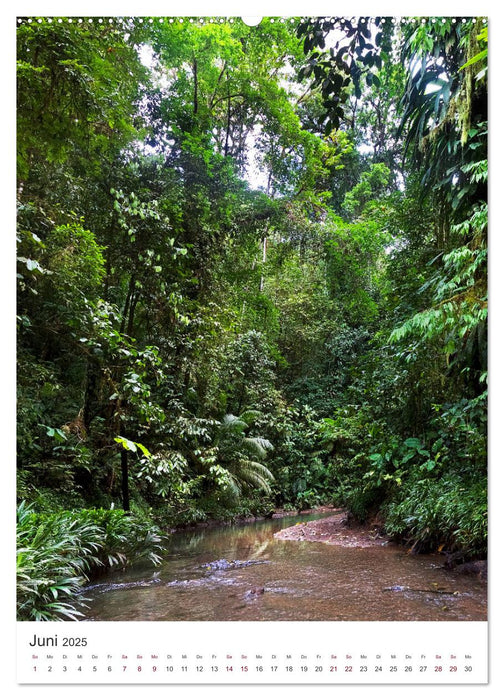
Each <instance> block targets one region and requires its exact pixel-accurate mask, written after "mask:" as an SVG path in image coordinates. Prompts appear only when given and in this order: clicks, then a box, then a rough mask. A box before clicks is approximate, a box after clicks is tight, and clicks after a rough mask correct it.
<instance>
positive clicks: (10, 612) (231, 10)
mask: <svg viewBox="0 0 504 700" xmlns="http://www.w3.org/2000/svg"><path fill="white" fill-rule="evenodd" d="M350 13H351V14H354V15H356V16H358V15H374V14H380V15H395V16H401V15H421V16H429V15H434V16H449V15H454V16H458V15H474V14H479V15H484V16H489V17H490V33H491V43H490V53H491V71H490V76H491V82H492V84H493V87H494V89H493V90H491V98H490V106H491V119H492V123H493V124H494V125H495V128H494V129H493V130H492V137H491V144H490V145H491V154H492V153H494V154H495V153H497V152H500V153H502V152H503V151H504V149H503V144H502V135H501V134H500V133H499V131H502V130H501V129H499V126H500V120H499V119H497V118H496V117H497V115H500V114H502V102H501V99H500V97H499V94H498V92H499V85H498V83H497V81H494V78H493V76H495V77H496V76H497V75H498V73H499V72H500V71H499V66H498V62H499V61H500V60H501V59H500V57H499V55H498V53H497V51H495V49H494V45H493V44H492V37H495V39H496V43H497V42H498V32H500V31H501V29H502V26H503V23H502V21H501V20H502V15H503V13H502V9H501V7H499V8H494V7H493V3H492V2H481V1H480V2H478V3H475V2H474V0H473V1H472V2H469V1H468V0H460V1H459V2H442V1H438V2H435V1H432V0H425V2H422V3H412V4H411V3H410V4H407V5H405V4H404V3H400V2H398V1H397V0H386V1H383V2H378V0H375V1H374V2H371V1H367V2H365V1H364V0H362V1H361V0H358V1H357V2H354V3H351V4H350V5H348V3H338V2H336V0H333V1H332V2H327V0H325V1H323V2H319V1H318V0H311V1H310V2H306V1H303V2H300V1H299V0H292V1H291V2H286V0H277V1H274V0H270V1H269V2H266V0H257V1H256V2H254V3H250V2H243V1H242V2H230V1H229V0H215V1H211V2H204V1H203V0H199V1H198V0H186V2H184V4H183V6H181V5H180V4H179V3H174V2H169V1H166V2H152V1H151V0H144V1H143V2H142V3H139V2H138V0H136V2H133V0H123V1H122V2H107V1H105V0H103V1H102V2H97V0H88V2H81V0H74V2H72V3H70V2H69V0H66V1H65V2H63V1H62V0H52V1H51V0H48V1H47V2H40V1H39V2H37V1H35V2H33V1H31V2H27V1H26V2H25V1H22V2H18V3H10V6H9V7H7V8H5V7H2V8H1V9H0V18H1V21H0V32H1V35H0V46H1V47H2V48H1V51H2V63H1V65H2V77H4V78H5V79H6V80H4V81H3V84H4V93H7V95H8V97H9V100H8V105H9V110H8V113H7V114H5V110H4V114H3V115H2V125H3V127H4V130H5V129H7V132H8V133H9V134H10V138H8V139H7V141H8V143H7V144H6V143H4V148H7V154H6V160H7V165H6V168H5V169H4V182H3V184H4V187H3V188H2V189H3V191H2V197H3V203H4V207H3V211H4V212H8V214H7V217H8V223H9V225H8V226H5V228H4V232H5V233H4V239H3V241H2V245H3V246H4V250H6V251H7V253H8V254H9V253H10V252H12V250H13V248H11V246H12V245H13V242H12V240H11V238H8V239H7V236H6V235H5V234H6V233H7V232H9V235H10V232H11V231H13V230H14V225H15V213H14V207H13V206H12V203H13V198H12V199H11V194H12V193H14V191H15V190H14V188H13V187H12V183H13V182H14V173H15V156H14V138H13V136H12V135H13V134H14V133H15V131H14V128H15V116H14V114H13V110H12V105H13V104H14V94H15V93H14V90H15V88H14V85H15V83H14V75H13V69H12V65H11V64H10V63H9V61H11V63H12V56H14V55H15V50H14V38H15V37H14V33H15V32H14V21H13V20H14V18H15V16H16V15H28V16H29V15H38V16H40V15H49V16H50V15H56V16H57V15H67V14H72V15H75V16H79V15H81V14H82V15H86V16H88V15H96V16H100V15H104V16H114V15H118V14H122V15H124V14H130V15H131V16H137V15H140V14H141V15H160V16H164V15H166V16H169V15H170V14H177V15H178V16H216V15H218V16H238V15H264V14H268V15H270V16H276V15H279V16H296V15H306V14H310V15H313V16H318V15H335V14H350ZM6 82H7V85H8V87H7V89H5V84H6ZM4 133H5V132H4ZM4 140H5V139H4ZM496 160H497V159H496ZM490 168H491V179H490V183H491V188H490V193H491V197H490V203H491V205H492V204H493V203H494V202H496V203H497V202H499V196H495V195H496V193H498V192H499V193H500V191H501V187H500V185H501V184H502V183H499V179H500V177H501V174H500V173H499V172H498V169H497V168H496V167H494V166H493V164H492V157H491V158H490ZM12 197H13V195H12ZM500 219H501V214H500V213H499V212H497V211H496V207H495V208H492V206H491V256H490V282H491V291H492V298H496V299H497V301H496V302H495V303H494V307H495V309H499V304H498V302H499V301H500V299H499V296H500V294H501V293H502V288H500V284H498V283H497V281H498V277H499V272H500V270H499V268H498V267H497V265H498V262H496V261H500V260H502V259H504V256H503V250H502V247H501V246H502V245H503V242H502V234H501V233H500V230H502V229H503V227H502V226H499V225H498V224H499V223H502V222H501V220H500ZM492 231H493V234H492ZM12 238H13V237H12ZM499 239H500V240H499ZM4 250H3V251H2V252H4ZM10 259H12V258H10V256H9V255H3V256H2V262H3V264H6V270H2V272H3V273H4V274H2V275H0V279H1V281H2V282H1V283H2V285H3V286H2V292H4V294H3V295H2V298H3V299H7V301H8V304H7V306H8V311H9V312H12V317H11V318H12V319H13V318H14V313H13V309H14V294H13V284H12V282H13V277H12V278H10V277H9V272H11V268H10V267H8V265H9V264H10ZM496 273H497V274H496ZM500 277H501V278H502V274H500ZM496 280H497V281H496ZM491 312H492V308H491ZM494 318H495V319H497V315H495V317H494ZM13 326H14V324H13V323H11V324H10V325H9V324H7V328H6V329H5V330H6V337H5V336H4V341H3V343H4V348H3V349H2V359H3V360H4V368H5V367H6V365H8V366H9V369H10V368H11V367H12V368H13V367H14V364H11V363H14V362H15V350H14V347H15V337H14V331H13ZM490 339H491V349H490V370H491V371H490V376H491V392H490V407H491V411H490V445H491V453H490V454H491V462H490V463H491V473H490V476H491V480H490V484H491V489H490V503H491V510H490V513H491V532H493V533H495V538H493V537H491V539H490V583H489V585H490V606H489V615H490V617H489V634H490V652H489V659H490V683H489V684H488V685H486V686H459V685H457V686H431V685H429V686H428V687H427V688H425V687H424V686H423V685H416V686H407V688H406V687H405V686H403V685H395V686H390V685H387V686H381V687H376V686H373V687H372V688H371V687H369V686H366V687H363V686H345V687H344V689H340V688H338V687H336V688H335V687H334V686H318V687H317V688H316V690H315V691H310V692H316V697H317V698H319V697H320V698H325V697H327V698H335V697H337V695H338V694H339V693H341V692H344V697H345V698H346V697H357V698H358V697H368V696H369V693H370V692H372V693H373V697H374V698H376V697H378V698H380V697H387V698H389V697H391V696H392V697H398V698H399V697H401V698H403V697H404V694H405V693H407V695H408V696H409V697H411V696H412V697H415V696H418V697H422V698H424V697H425V694H426V692H427V693H428V694H429V696H431V697H434V698H435V697H437V696H438V694H439V697H441V693H442V697H443V698H446V694H447V693H448V695H450V694H451V693H453V694H454V695H455V693H456V695H457V698H460V697H462V698H463V697H469V696H470V697H471V698H472V699H473V698H474V697H475V693H477V694H478V695H477V697H479V694H480V693H491V696H490V697H494V696H495V697H497V695H496V693H497V690H498V689H500V690H501V691H502V688H503V687H504V684H503V677H504V673H503V671H504V663H503V661H504V660H503V659H502V658H501V656H500V654H501V650H502V649H504V645H503V635H502V632H501V631H500V629H501V628H502V623H503V618H502V613H503V604H502V602H501V596H500V595H499V585H498V583H497V582H498V581H499V580H500V573H501V570H502V569H501V565H500V562H499V554H500V552H499V550H500V547H499V542H498V541H495V540H497V537H498V534H497V533H499V531H500V528H499V527H498V525H499V524H502V521H501V520H500V518H501V513H502V511H503V509H502V507H500V503H499V500H500V498H499V495H500V494H502V493H504V490H503V489H502V488H499V486H502V467H501V465H500V464H499V462H500V460H499V459H498V457H497V449H498V445H496V444H495V443H496V442H497V439H498V436H499V432H500V431H499V427H500V420H499V418H500V415H498V414H497V412H498V410H499V406H498V400H497V399H496V398H495V397H496V396H497V391H498V389H501V388H503V381H502V379H503V378H502V375H501V370H500V369H499V362H498V361H497V360H496V359H495V358H499V357H500V356H501V355H502V353H500V352H498V350H500V337H499V336H498V334H497V332H496V329H495V328H493V329H492V325H491V332H490ZM5 343H6V344H7V347H6V348H5ZM496 348H497V349H496ZM5 382H6V385H7V386H6V390H5V392H4V395H6V399H4V406H5V405H7V411H4V416H3V418H4V421H3V426H2V427H3V428H4V430H3V433H2V435H3V438H4V445H8V448H7V450H5V452H4V464H3V468H4V483H5V482H6V483H7V488H4V489H2V498H3V499H5V500H4V501H3V502H2V506H3V508H2V511H1V512H2V514H3V517H2V525H3V528H2V532H3V533H4V548H3V555H4V561H6V560H7V559H8V557H9V556H10V557H12V558H11V561H14V551H15V545H14V544H13V543H15V538H14V526H13V523H15V516H14V514H15V507H14V501H15V475H14V473H13V472H14V469H13V468H12V465H14V464H15V460H14V452H13V447H12V445H13V440H12V436H13V435H14V434H15V422H14V418H13V413H14V411H13V406H14V401H15V399H14V397H15V377H14V372H12V371H10V372H9V371H7V372H6V377H5ZM492 387H493V388H492ZM496 387H497V389H496ZM494 432H495V435H496V436H497V439H494ZM498 499H499V500H498ZM494 541H495V543H494ZM4 570H5V569H4ZM12 570H13V567H12ZM8 573H9V574H10V573H11V568H10V567H9V568H8ZM1 592H2V601H3V604H4V605H3V607H2V622H3V625H2V644H1V646H0V651H1V657H0V659H1V668H2V688H4V689H6V690H7V691H8V697H9V698H10V697H16V698H17V697H20V698H25V697H33V695H34V693H36V695H37V699H38V698H42V699H44V698H55V697H62V698H63V697H65V698H68V696H69V695H71V697H72V698H74V697H76V698H79V697H82V698H84V697H86V698H88V696H89V693H90V692H94V688H93V687H92V686H85V685H83V686H74V685H72V686H68V685H58V686H19V685H17V684H16V681H15V658H16V653H15V650H16V644H15V638H16V630H17V626H18V625H19V624H22V623H16V621H15V586H14V582H13V576H11V575H4V580H3V582H2V585H1ZM42 624H45V623H42ZM62 624H64V625H70V626H71V627H72V629H74V630H75V631H76V630H77V629H79V630H80V629H81V628H82V627H83V626H85V625H86V624H87V623H62ZM137 624H140V625H141V624H142V623H134V622H132V623H128V625H129V626H133V629H134V626H135V625H137ZM149 624H150V623H149ZM153 624H156V623H153ZM201 624H205V623H201ZM236 624H238V625H240V624H242V623H236ZM260 624H270V623H260ZM309 624H312V623H309ZM377 624H383V623H377ZM435 624H437V625H439V626H440V629H442V626H443V625H445V624H449V623H442V622H441V623H435ZM457 624H459V625H464V624H466V623H463V622H459V623H457ZM98 687H100V688H101V687H103V688H104V692H107V694H108V696H110V694H112V696H114V695H115V693H117V694H119V693H120V695H121V698H129V697H135V698H137V697H138V688H139V687H144V686H138V687H137V686H116V685H113V686H111V685H107V686H98ZM195 687H196V686H180V685H179V686H176V697H177V698H179V697H180V698H185V697H189V696H192V695H193V694H194V688H195ZM168 688H169V686H168ZM281 688H283V689H284V691H285V692H282V691H281ZM199 691H200V692H204V693H205V697H206V698H208V697H216V698H217V697H219V698H223V697H226V698H227V697H229V698H231V697H236V695H237V694H238V693H239V697H240V700H241V699H242V698H244V699H247V698H252V697H254V698H256V697H257V694H258V693H260V694H261V695H264V694H265V695H266V697H275V698H278V697H289V700H290V698H303V699H305V698H306V693H307V689H306V687H305V686H255V685H251V686H242V685H241V686H239V687H238V686H213V687H207V686H205V689H204V691H203V689H202V688H201V687H200V688H199ZM148 692H149V694H150V695H152V696H155V697H163V698H166V697H168V696H167V693H168V692H170V693H172V692H174V690H172V691H169V690H167V686H149V688H148Z"/></svg>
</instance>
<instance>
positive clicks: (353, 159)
mask: <svg viewBox="0 0 504 700" xmlns="http://www.w3.org/2000/svg"><path fill="white" fill-rule="evenodd" d="M245 20H247V18H243V19H242V18H240V17H157V16H156V17H122V16H113V17H88V16H81V17H75V16H72V17H19V18H17V20H16V42H17V47H16V59H17V93H16V94H17V112H16V126H17V166H16V167H17V171H16V172H17V180H16V205H17V217H16V222H17V233H16V236H17V239H16V240H17V279H16V282H17V296H16V304H17V305H16V324H17V326H16V328H17V332H16V338H17V351H16V373H17V374H16V386H17V401H16V409H17V424H16V427H17V454H16V460H17V465H16V475H17V481H16V497H17V558H16V573H17V619H18V620H20V621H76V620H82V621H86V620H89V621H93V620H94V621H108V620H110V621H112V620H123V621H132V620H142V621H150V620H196V621H199V620H201V621H203V620H242V621H243V620H251V621H254V620H265V621H268V620H269V621H271V620H299V621H302V620H343V621H355V620H408V621H412V620H413V621H415V620H420V621H422V620H427V621H457V620H465V621H467V620H486V619H487V520H488V518H487V515H488V514H487V510H488V509H487V498H488V492H487V399H488V386H487V356H488V346H487V226H488V203H487V172H488V161H487V146H488V121H487V120H488V116H487V107H488V72H487V58H488V22H487V19H486V18H484V17H472V16H471V17H378V16H376V17H367V16H366V17H346V16H345V17H338V16H334V17H263V18H257V22H255V23H253V22H248V23H247V22H246V21H245Z"/></svg>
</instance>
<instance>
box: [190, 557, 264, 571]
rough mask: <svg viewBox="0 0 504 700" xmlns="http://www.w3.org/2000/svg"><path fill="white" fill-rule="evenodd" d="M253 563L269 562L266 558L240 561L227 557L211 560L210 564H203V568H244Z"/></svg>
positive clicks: (219, 569) (214, 569)
mask: <svg viewBox="0 0 504 700" xmlns="http://www.w3.org/2000/svg"><path fill="white" fill-rule="evenodd" d="M253 564H269V562H268V561H266V560H259V559H250V560H248V561H240V560H238V559H235V560H234V561H228V560H227V559H217V560H216V561H211V562H209V563H208V564H202V565H201V568H202V569H207V570H208V571H226V570H227V569H242V568H243V567H245V566H252V565H253Z"/></svg>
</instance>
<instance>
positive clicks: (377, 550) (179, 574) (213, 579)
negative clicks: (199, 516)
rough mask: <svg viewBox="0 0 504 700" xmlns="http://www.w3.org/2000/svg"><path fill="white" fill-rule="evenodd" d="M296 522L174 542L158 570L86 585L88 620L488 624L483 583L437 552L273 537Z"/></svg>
mask: <svg viewBox="0 0 504 700" xmlns="http://www.w3.org/2000/svg"><path fill="white" fill-rule="evenodd" d="M321 517H322V516H321ZM301 519H302V517H300V516H296V517H294V518H288V519H287V518H286V519H283V520H269V521H263V522H258V523H253V524H250V525H245V526H240V527H225V528H216V529H207V530H199V531H195V532H187V533H180V534H177V535H174V536H173V538H172V541H171V542H170V548H169V550H168V551H167V552H166V555H165V558H164V560H163V563H162V565H161V566H160V567H158V569H157V570H156V571H153V570H152V569H148V568H144V569H138V568H137V569H131V570H129V571H127V572H122V573H119V574H118V573H116V574H114V575H110V576H108V577H105V578H103V579H102V580H100V581H99V582H96V584H95V585H94V586H91V587H89V588H88V589H87V593H86V594H87V597H88V598H90V599H91V600H90V601H89V603H88V604H89V606H90V607H89V609H88V612H87V619H92V620H485V619H486V588H485V586H484V585H483V584H482V583H481V582H480V581H478V580H477V579H474V578H472V577H469V576H461V575H455V574H453V573H452V572H449V571H446V570H445V569H443V568H442V563H443V558H442V557H441V556H440V555H423V556H409V555H407V554H405V552H404V550H403V549H401V548H399V547H396V546H393V545H389V546H378V547H370V548H365V549H360V548H347V547H338V546H331V545H327V544H323V543H319V542H302V541H299V542H292V541H283V540H276V539H274V538H273V534H274V532H276V531H278V530H280V529H283V528H284V527H288V526H290V525H292V524H295V523H296V522H299V521H300V520H301ZM306 519H314V516H313V515H311V516H306Z"/></svg>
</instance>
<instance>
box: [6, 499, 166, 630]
mask: <svg viewBox="0 0 504 700" xmlns="http://www.w3.org/2000/svg"><path fill="white" fill-rule="evenodd" d="M17 519H18V523H17V566H16V573H17V607H18V619H19V620H68V619H70V620H77V619H78V618H79V617H82V615H83V613H82V607H83V604H84V598H83V596H82V594H81V592H80V591H81V588H82V586H83V585H84V584H85V583H86V582H87V581H88V580H89V577H90V576H91V575H92V574H94V573H97V572H98V571H100V570H105V569H110V568H125V567H126V566H128V565H130V564H132V563H135V562H136V561H139V560H141V559H145V558H147V559H149V560H150V561H152V562H153V563H158V562H159V561H160V554H159V553H160V550H161V540H162V538H161V535H160V533H159V531H158V530H157V528H155V527H153V526H152V525H151V524H149V523H144V522H141V521H140V520H138V519H137V518H135V517H134V516H129V515H127V514H126V513H125V512H124V511H121V510H103V509H99V510H81V511H75V512H73V511H62V512H59V513H51V514H47V513H35V512H34V511H33V509H32V507H31V506H28V505H27V504H26V503H25V502H22V503H21V504H20V505H19V506H18V512H17Z"/></svg>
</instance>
